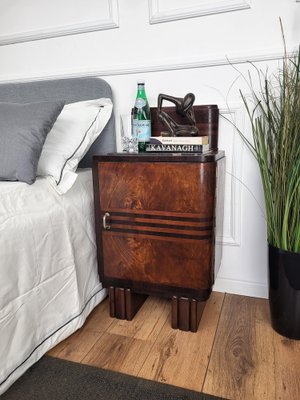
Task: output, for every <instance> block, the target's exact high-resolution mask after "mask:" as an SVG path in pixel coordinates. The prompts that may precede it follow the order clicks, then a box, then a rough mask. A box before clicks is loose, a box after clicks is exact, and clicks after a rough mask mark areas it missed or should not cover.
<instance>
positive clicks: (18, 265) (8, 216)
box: [0, 78, 115, 395]
mask: <svg viewBox="0 0 300 400" xmlns="http://www.w3.org/2000/svg"><path fill="white" fill-rule="evenodd" d="M99 98H108V99H111V98H112V94H111V88H110V87H109V85H108V84H107V83H106V82H105V81H103V80H101V79H97V78H82V79H64V80H56V81H41V82H32V83H20V84H2V85H0V102H7V103H13V104H14V103H18V104H27V103H36V102H54V101H61V100H62V101H64V103H65V104H66V105H68V104H72V105H73V104H75V103H77V102H81V101H83V102H85V101H89V100H93V99H99ZM114 150H115V129H114V118H113V114H112V115H111V117H110V119H109V120H108V122H107V123H106V124H105V127H104V128H103V130H102V132H101V134H100V135H99V136H98V137H97V139H96V140H95V141H94V142H93V144H92V145H91V147H90V149H89V151H88V152H87V153H86V154H85V155H84V157H83V159H82V160H81V161H80V163H79V168H78V169H77V170H76V174H75V172H72V173H71V176H72V179H73V180H72V185H71V187H69V188H68V190H67V191H66V192H65V193H63V194H62V193H59V191H57V190H54V188H53V184H52V183H53V182H51V179H50V178H49V177H45V176H37V177H36V180H35V182H34V183H33V184H27V183H24V182H14V181H13V182H11V181H1V182H0V276H1V286H0V395H1V393H3V392H4V391H5V390H7V388H8V387H9V386H10V385H11V384H12V383H13V382H14V381H15V380H16V379H18V378H19V377H20V376H21V375H22V374H23V373H24V372H25V371H26V370H27V369H28V368H29V367H30V366H31V365H32V364H34V363H35V362H36V361H37V360H38V359H40V358H41V357H42V356H43V354H45V353H46V352H47V351H48V350H49V349H51V348H52V347H54V346H55V345H56V344H57V343H59V342H60V341H62V340H64V339H65V338H66V337H68V336H69V335H71V334H72V333H73V332H74V331H76V330H77V329H79V328H80V327H81V326H82V325H83V323H84V321H85V319H86V318H87V316H88V315H89V313H90V312H91V311H92V310H93V308H94V307H95V306H96V305H97V304H99V303H100V302H101V301H102V300H103V299H104V298H105V297H106V290H105V289H103V288H102V285H101V282H100V281H99V277H98V272H97V262H96V245H95V233H94V232H95V231H94V208H93V188H92V172H91V168H90V167H91V162H92V157H93V155H94V154H99V153H103V152H112V151H114ZM74 170H75V169H74ZM72 174H73V175H72ZM75 175H76V179H75V178H74V177H75ZM69 186H70V185H69Z"/></svg>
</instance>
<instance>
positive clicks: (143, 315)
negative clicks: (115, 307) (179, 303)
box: [107, 297, 171, 342]
mask: <svg viewBox="0 0 300 400" xmlns="http://www.w3.org/2000/svg"><path fill="white" fill-rule="evenodd" d="M170 313H171V303H170V301H169V300H167V299H161V298H158V297H148V298H147V300H146V302H145V303H144V304H143V306H142V307H141V309H140V310H139V311H138V313H137V314H136V315H135V317H134V319H133V320H132V321H126V320H117V319H115V320H114V322H113V324H111V326H110V327H109V328H108V330H107V331H108V332H109V333H113V334H116V335H124V336H128V337H132V338H134V339H141V340H147V341H151V342H154V341H155V340H156V339H157V337H158V335H159V334H160V331H161V329H162V327H163V325H164V324H165V322H166V321H169V323H170Z"/></svg>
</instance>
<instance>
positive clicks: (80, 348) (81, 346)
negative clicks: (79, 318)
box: [47, 329, 103, 362]
mask: <svg viewBox="0 0 300 400" xmlns="http://www.w3.org/2000/svg"><path fill="white" fill-rule="evenodd" d="M102 334H103V333H101V332H93V331H88V330H84V329H80V330H78V331H77V332H75V333H73V335H71V336H69V337H68V338H67V339H65V340H64V341H63V342H61V343H59V344H58V345H57V346H56V347H54V348H53V349H51V350H50V351H49V352H48V353H47V354H48V355H50V356H52V357H58V358H62V359H64V360H69V361H74V362H81V361H82V359H83V358H84V357H85V356H86V354H87V353H88V352H89V351H90V350H91V349H92V347H93V346H94V344H95V343H96V342H97V340H98V339H99V337H100V336H101V335H102Z"/></svg>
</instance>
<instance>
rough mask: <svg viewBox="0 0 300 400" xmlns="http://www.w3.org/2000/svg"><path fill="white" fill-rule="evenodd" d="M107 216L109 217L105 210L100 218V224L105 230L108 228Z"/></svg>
mask: <svg viewBox="0 0 300 400" xmlns="http://www.w3.org/2000/svg"><path fill="white" fill-rule="evenodd" d="M109 217H110V214H109V213H108V212H106V213H105V214H104V215H103V218H102V226H103V228H104V229H105V230H107V231H108V230H109V229H110V225H109V224H108V223H107V218H109Z"/></svg>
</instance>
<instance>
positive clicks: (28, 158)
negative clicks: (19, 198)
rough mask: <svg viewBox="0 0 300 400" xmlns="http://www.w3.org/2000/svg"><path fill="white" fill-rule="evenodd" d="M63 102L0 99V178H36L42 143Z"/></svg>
mask: <svg viewBox="0 0 300 400" xmlns="http://www.w3.org/2000/svg"><path fill="white" fill-rule="evenodd" d="M63 106H64V102H41V103H27V104H16V103H0V180H2V181H3V180H4V181H21V182H26V183H28V184H32V183H33V182H34V181H35V179H36V171H37V165H38V161H39V158H40V155H41V152H42V148H43V144H44V142H45V139H46V136H47V134H48V132H49V131H50V130H51V128H52V126H53V124H54V122H55V121H56V118H57V117H58V115H59V113H60V112H61V110H62V108H63Z"/></svg>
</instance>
